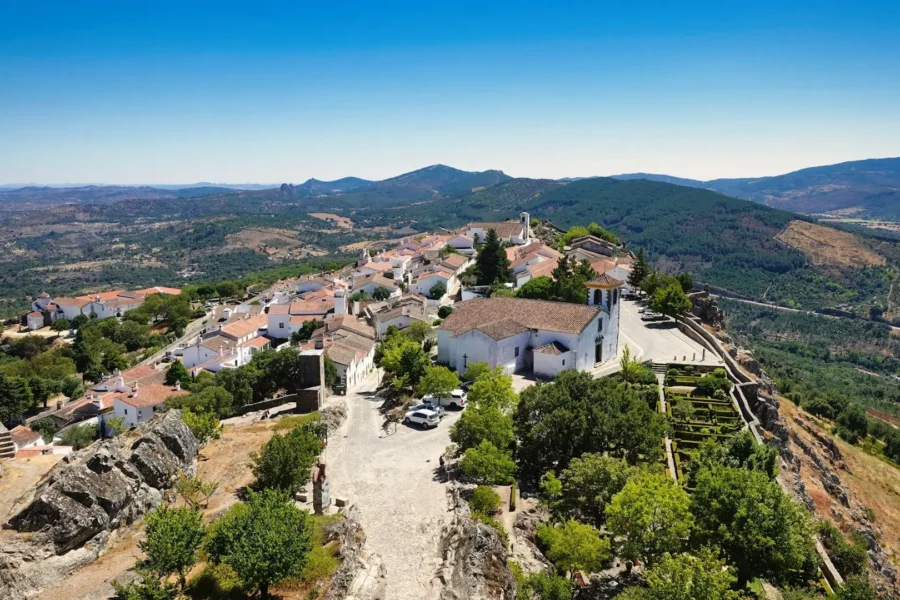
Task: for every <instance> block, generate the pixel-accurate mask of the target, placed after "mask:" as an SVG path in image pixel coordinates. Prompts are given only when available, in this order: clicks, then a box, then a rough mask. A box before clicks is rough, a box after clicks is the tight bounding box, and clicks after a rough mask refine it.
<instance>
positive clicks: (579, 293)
mask: <svg viewBox="0 0 900 600" xmlns="http://www.w3.org/2000/svg"><path fill="white" fill-rule="evenodd" d="M593 275H594V274H593V270H592V269H590V265H588V268H587V269H585V268H584V267H580V266H579V265H577V264H575V261H574V259H569V257H568V256H566V255H565V254H563V255H562V256H560V257H559V261H558V262H557V263H556V268H555V269H553V300H556V301H558V302H568V303H571V304H587V301H588V290H587V288H586V287H585V283H586V282H587V281H588V280H589V279H591V278H593Z"/></svg>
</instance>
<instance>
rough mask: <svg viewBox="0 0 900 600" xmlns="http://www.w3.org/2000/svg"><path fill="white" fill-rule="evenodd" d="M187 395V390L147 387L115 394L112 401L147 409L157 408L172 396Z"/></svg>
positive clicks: (168, 387) (164, 386)
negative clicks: (150, 407) (149, 407)
mask: <svg viewBox="0 0 900 600" xmlns="http://www.w3.org/2000/svg"><path fill="white" fill-rule="evenodd" d="M187 393H189V392H188V391H187V390H176V389H175V388H174V387H172V386H170V385H160V384H156V385H148V386H147V387H141V388H138V390H137V392H131V393H130V394H129V393H125V394H122V393H119V394H115V396H114V400H118V401H120V402H123V403H125V404H127V405H128V406H133V407H135V408H147V407H148V406H158V405H160V404H162V403H163V402H165V401H166V398H171V397H172V396H184V395H185V394H187Z"/></svg>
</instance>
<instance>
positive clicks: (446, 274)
mask: <svg viewBox="0 0 900 600" xmlns="http://www.w3.org/2000/svg"><path fill="white" fill-rule="evenodd" d="M453 275H455V273H454V272H453V271H450V270H449V269H444V268H441V267H437V268H434V269H429V270H427V271H422V272H421V273H419V274H418V276H416V281H424V280H425V279H428V278H430V277H440V278H442V279H450V278H451V277H453Z"/></svg>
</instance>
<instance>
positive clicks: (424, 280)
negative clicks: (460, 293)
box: [411, 265, 459, 298]
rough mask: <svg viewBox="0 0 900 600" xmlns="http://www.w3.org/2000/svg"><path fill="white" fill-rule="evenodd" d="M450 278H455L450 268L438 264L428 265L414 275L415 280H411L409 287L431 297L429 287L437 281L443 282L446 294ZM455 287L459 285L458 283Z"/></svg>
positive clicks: (449, 286)
mask: <svg viewBox="0 0 900 600" xmlns="http://www.w3.org/2000/svg"><path fill="white" fill-rule="evenodd" d="M452 280H456V274H455V273H454V272H453V271H451V270H450V269H447V268H444V267H442V266H440V265H438V266H435V267H428V268H426V269H424V270H423V271H421V272H419V273H418V274H417V275H416V278H415V280H413V282H412V286H411V289H412V291H414V292H415V293H417V294H421V295H422V296H425V297H427V298H431V288H433V287H434V286H436V285H437V284H439V283H440V284H443V286H444V290H445V291H444V293H445V294H446V293H447V292H449V291H450V288H451V281H452ZM457 287H459V286H458V284H457Z"/></svg>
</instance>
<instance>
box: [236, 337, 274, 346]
mask: <svg viewBox="0 0 900 600" xmlns="http://www.w3.org/2000/svg"><path fill="white" fill-rule="evenodd" d="M269 341H270V340H269V338H267V337H264V336H259V337H255V338H253V339H252V340H249V341H246V342H244V343H243V344H241V345H242V346H245V347H246V346H249V347H251V348H264V347H265V346H266V345H268V343H269Z"/></svg>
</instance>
